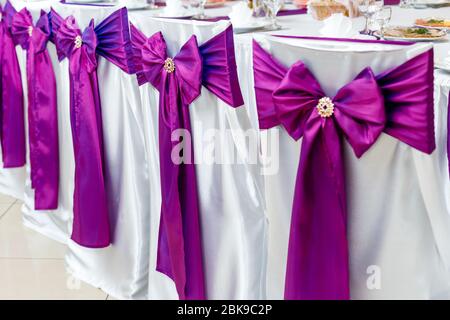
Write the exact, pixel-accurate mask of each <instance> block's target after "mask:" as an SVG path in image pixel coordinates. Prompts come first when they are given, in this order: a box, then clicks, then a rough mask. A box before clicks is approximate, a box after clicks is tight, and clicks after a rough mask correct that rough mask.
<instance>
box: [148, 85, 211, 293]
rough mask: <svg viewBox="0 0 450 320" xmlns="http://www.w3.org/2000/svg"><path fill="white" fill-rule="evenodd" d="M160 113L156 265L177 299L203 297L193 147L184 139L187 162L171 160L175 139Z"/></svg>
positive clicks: (182, 118) (185, 118) (184, 118)
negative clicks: (158, 209) (174, 291)
mask: <svg viewBox="0 0 450 320" xmlns="http://www.w3.org/2000/svg"><path fill="white" fill-rule="evenodd" d="M173 93H174V92H172V94H173ZM161 96H162V98H163V96H164V94H162V95H161ZM169 100H171V99H170V98H169ZM178 110H179V117H178V119H177V120H176V121H179V123H178V125H177V127H178V128H184V129H185V130H186V131H187V132H189V134H190V133H191V128H190V120H189V107H188V106H182V107H181V108H179V109H178ZM162 113H163V112H160V119H159V145H160V166H161V168H160V172H161V192H162V205H161V222H160V230H159V242H158V259H157V266H156V269H157V271H159V272H162V273H164V274H165V275H167V276H168V277H169V278H171V279H172V280H173V281H174V282H175V286H176V288H177V292H178V295H179V298H180V299H181V300H203V299H205V298H206V295H205V284H204V272H203V258H202V241H201V231H200V214H199V204H198V195H197V182H196V175H195V165H194V163H193V160H192V159H193V149H192V145H191V144H190V143H186V144H185V145H184V149H183V155H184V156H185V157H187V158H188V159H189V160H188V161H186V162H187V163H181V164H176V163H174V162H173V159H172V152H173V150H174V148H176V144H177V142H171V140H172V137H171V136H172V132H173V131H172V129H171V128H170V127H168V126H167V125H166V124H165V122H164V119H163V116H162Z"/></svg>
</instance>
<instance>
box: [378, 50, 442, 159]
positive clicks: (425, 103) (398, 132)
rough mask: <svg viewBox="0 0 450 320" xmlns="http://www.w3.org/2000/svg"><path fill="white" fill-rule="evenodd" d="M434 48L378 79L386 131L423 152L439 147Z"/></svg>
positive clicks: (388, 71)
mask: <svg viewBox="0 0 450 320" xmlns="http://www.w3.org/2000/svg"><path fill="white" fill-rule="evenodd" d="M433 72H434V62H433V49H430V50H427V51H425V52H423V53H421V54H419V55H417V56H415V57H414V58H412V59H410V60H408V61H406V62H405V63H403V64H401V65H400V66H397V67H395V68H392V69H390V70H387V71H385V72H383V73H381V74H380V75H378V76H377V81H378V85H379V86H380V88H381V90H382V93H383V96H384V99H385V105H386V113H387V124H386V128H385V132H386V133H387V134H389V135H391V136H393V137H395V138H397V139H399V140H400V141H403V142H404V143H406V144H408V145H410V146H412V147H413V148H415V149H417V150H420V151H422V152H425V153H428V154H430V153H431V152H433V150H434V149H435V147H436V142H435V134H434V95H433V83H434V75H433Z"/></svg>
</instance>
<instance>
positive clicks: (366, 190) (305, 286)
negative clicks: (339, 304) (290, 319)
mask: <svg viewBox="0 0 450 320" xmlns="http://www.w3.org/2000/svg"><path fill="white" fill-rule="evenodd" d="M432 54H433V52H432V46H431V45H430V44H407V43H395V42H388V43H385V42H374V41H367V42H365V41H345V40H338V39H334V40H333V39H328V40H327V39H323V38H322V39H315V38H307V37H305V38H302V37H297V38H296V37H276V36H255V40H254V43H253V61H248V63H252V65H253V69H254V78H253V79H251V81H249V82H248V83H245V84H243V86H248V87H253V86H254V87H255V92H256V94H255V96H247V99H246V102H247V105H248V106H249V107H250V108H255V109H257V113H258V114H259V125H260V127H261V130H262V131H261V132H262V139H261V144H262V150H263V153H264V150H270V149H271V148H273V147H274V145H270V144H268V143H267V141H268V140H266V139H263V138H264V137H265V136H271V135H274V134H275V135H279V144H278V146H276V147H278V148H279V154H280V156H279V161H280V164H279V170H278V172H275V173H273V172H271V173H269V174H266V175H265V176H264V188H265V193H264V194H265V200H266V205H267V215H268V219H269V237H268V239H269V249H268V252H269V253H268V269H267V297H268V298H273V299H282V298H283V297H285V298H287V299H308V298H318V297H319V298H325V299H329V298H337V299H346V298H351V299H439V298H440V299H446V298H447V299H448V298H449V297H450V291H449V289H448V287H449V286H448V285H449V283H450V269H449V267H450V259H449V258H450V247H449V243H450V241H449V240H450V239H449V234H450V233H449V231H450V215H449V214H450V208H449V206H448V195H449V191H450V190H449V188H448V181H447V180H448V177H447V174H446V171H447V169H446V164H445V162H444V161H442V159H443V158H445V157H442V154H445V146H444V144H443V143H441V142H442V140H443V137H442V135H445V129H444V128H441V127H440V126H441V125H442V121H441V119H433V110H432V109H433V104H432V101H433V94H432V89H433V85H432V72H433V64H432V61H433V59H432ZM418 61H419V62H418ZM411 64H415V65H416V67H415V68H409V67H410V66H411ZM291 66H292V67H291ZM399 66H400V67H399ZM367 67H370V69H365V68H367ZM268 69H269V70H270V69H271V70H272V72H269V71H267V70H268ZM308 70H309V71H308ZM363 70H364V71H363ZM392 70H395V71H396V72H397V74H396V76H398V75H402V76H405V79H409V80H408V81H409V82H407V83H408V85H409V86H402V85H398V84H397V85H396V84H392V83H383V81H384V80H380V79H384V78H383V76H385V77H386V75H391V73H389V71H392ZM411 70H412V71H411ZM286 72H287V73H286ZM408 72H409V73H408ZM369 74H372V75H369ZM283 77H284V78H283ZM374 77H381V78H377V79H378V80H377V81H378V83H381V85H380V86H381V87H382V86H383V85H384V86H385V87H384V89H382V90H386V91H381V92H382V94H383V95H384V97H383V98H384V99H385V101H386V106H385V109H383V108H381V107H382V106H384V104H382V105H380V104H379V103H378V104H373V103H372V104H371V105H368V106H367V105H366V108H368V109H367V110H368V111H367V110H366V108H365V103H369V102H368V101H370V99H372V97H373V96H375V95H379V93H376V92H377V90H376V86H375V91H374V90H370V89H368V88H369V87H370V86H368V87H367V86H366V87H362V89H361V88H360V90H361V91H360V90H357V89H356V90H355V91H354V93H355V94H354V95H352V93H351V90H352V88H353V87H352V85H353V86H355V83H357V82H358V81H359V82H358V83H359V85H361V83H365V85H367V81H369V80H367V79H369V78H370V79H372V80H370V81H372V86H373V85H374V83H373V79H374ZM408 77H409V78H408ZM353 79H355V80H353ZM291 80H293V81H291ZM352 80H353V82H352ZM280 81H281V82H280ZM364 81H366V82H364ZM417 83H421V86H419V88H417ZM389 85H392V86H393V88H395V89H393V90H397V91H396V92H394V91H392V90H391V89H392V88H390V87H389ZM414 86H416V88H415V90H416V91H415V92H414V91H411V88H414ZM303 88H308V89H303ZM311 88H312V89H311ZM317 88H319V89H317ZM320 88H321V89H320ZM340 88H343V89H340ZM302 90H304V91H302ZM308 90H309V91H308ZM317 90H319V91H321V90H323V92H324V95H325V96H328V97H334V96H335V95H336V93H338V95H337V96H336V97H335V98H334V99H336V100H332V101H333V102H334V103H335V105H334V109H331V114H329V113H327V112H328V111H330V108H329V104H328V102H331V100H329V101H328V102H327V101H325V102H326V104H325V107H323V105H322V109H321V110H316V108H314V109H311V110H313V111H311V114H314V115H315V113H316V111H317V113H318V115H315V117H317V118H314V116H311V119H321V118H320V117H324V118H322V119H326V120H317V121H323V122H315V123H316V124H313V122H302V121H306V120H303V119H305V118H302V117H303V114H302V113H301V111H299V110H306V109H297V108H300V107H299V106H301V105H303V106H305V105H307V103H309V102H308V101H309V100H308V99H309V98H304V99H303V100H302V99H301V98H299V97H297V96H295V94H298V92H300V91H301V92H307V93H306V94H311V96H312V95H314V94H316V92H317ZM390 90H391V91H390ZM311 92H313V93H311ZM358 95H359V97H360V98H359V100H356V101H359V102H358V105H355V106H354V109H352V105H351V103H352V97H358ZM349 97H350V98H349ZM393 97H394V98H393ZM396 97H397V98H398V101H395V100H392V99H395V98H396ZM383 98H382V99H383ZM311 99H312V98H311ZM339 99H341V100H339ZM345 99H347V100H345ZM355 99H358V98H355ZM365 99H367V100H365ZM382 99H381V100H380V101H382ZM402 99H406V101H407V102H406V103H403V104H402V102H403V100H402ZM313 101H315V100H313ZM319 101H320V100H319ZM397 102H398V104H397V105H396V103H397ZM420 104H421V105H422V106H426V105H427V104H428V106H427V107H426V108H423V109H411V106H412V107H420V106H419V105H420ZM311 105H312V104H311ZM374 105H375V106H377V108H378V110H379V113H378V114H377V112H375V111H373V110H370V109H371V108H375V107H374ZM327 106H328V109H327ZM317 108H319V104H318V105H317ZM336 108H337V109H336ZM394 108H396V109H394ZM408 108H409V109H408ZM327 110H328V111H327ZM381 110H382V111H381ZM304 112H306V111H304ZM319 112H324V113H323V114H320V113H319ZM333 112H334V115H333ZM352 112H353V113H352ZM370 112H372V113H373V114H375V115H373V114H372V115H371V116H368V114H370ZM384 112H386V114H387V115H386V114H384ZM405 112H406V115H405V114H404V113H405ZM393 113H395V115H392V114H393ZM402 113H403V114H402ZM305 114H306V113H305ZM436 114H438V115H439V114H440V113H436ZM319 116H320V117H319ZM328 116H332V117H336V118H335V119H336V120H334V118H326V117H328ZM352 116H353V117H354V118H356V119H358V120H356V122H354V123H353V122H352V121H354V120H349V119H353V118H352ZM358 117H359V118H358ZM371 117H372V118H371ZM384 117H387V118H386V119H385V118H384ZM414 117H417V119H414ZM376 119H378V120H376ZM308 121H309V120H308ZM325 121H334V122H333V123H338V124H337V125H336V127H337V128H338V129H336V132H337V135H338V136H337V138H330V136H327V134H328V135H330V134H331V135H333V133H332V132H333V131H331V132H330V131H328V132H326V133H323V135H324V137H325V138H323V140H321V139H322V138H317V137H319V136H314V134H312V133H311V132H313V130H314V128H317V127H316V126H317V123H321V125H320V126H323V128H328V129H327V130H331V129H329V128H330V127H331V126H325V123H326V122H325ZM365 121H369V122H367V123H368V125H367V126H366V122H365ZM371 121H373V122H371ZM377 121H380V122H379V123H378V124H377ZM384 121H387V128H388V129H386V128H385V129H384V131H383V132H381V131H380V130H381V129H383V123H384ZM280 122H281V124H282V126H280ZM399 123H400V125H399ZM302 124H303V125H302ZM396 125H397V126H398V127H397V128H396V127H395V126H396ZM377 126H378V128H377ZM349 128H350V129H349ZM362 128H365V129H364V130H366V129H367V128H369V129H367V131H364V130H363V129H362ZM374 128H376V129H374ZM317 130H318V129H317ZM324 130H325V129H324ZM371 130H372V131H371ZM403 130H405V132H409V133H408V134H406V135H403V134H402V133H401V132H402V131H403ZM318 132H322V131H318ZM323 132H325V131H323ZM419 132H422V133H423V135H422V136H420V134H419ZM403 133H404V132H403ZM435 133H436V138H435ZM302 134H303V138H301V136H302ZM319 134H321V133H319ZM319 134H318V135H319ZM416 134H419V136H420V138H417V137H415V136H416ZM305 135H307V138H305ZM364 135H365V136H364ZM360 136H364V138H362V139H361V138H359V137H360ZM314 137H316V138H314ZM320 137H322V136H320ZM327 137H328V138H327ZM414 138H417V141H414ZM305 139H306V140H305ZM314 139H315V140H314ZM328 139H329V140H328ZM332 139H337V140H332ZM358 139H359V140H358ZM370 139H373V141H372V143H371V144H368V145H365V146H363V144H364V143H366V142H365V140H370ZM435 139H436V141H437V142H438V143H437V147H436V149H435V146H434V141H435ZM296 140H297V141H296ZM305 141H306V142H305ZM311 141H324V142H319V145H320V146H323V145H322V144H323V143H324V144H325V145H326V147H323V148H325V149H324V150H328V155H327V156H326V158H320V156H319V155H317V154H318V153H317V151H318V149H315V148H321V147H320V146H316V145H315V144H314V142H311ZM339 141H340V142H339ZM335 143H337V144H338V145H337V146H336V148H334V146H331V147H330V145H333V144H335ZM308 148H309V149H308ZM361 149H363V151H361ZM304 150H306V151H304ZM311 150H312V151H311ZM330 150H333V151H330ZM339 150H341V151H339ZM364 151H365V152H364ZM303 152H305V154H303ZM340 152H342V155H341V158H339V153H340ZM299 155H300V156H299ZM306 155H307V156H306ZM328 157H331V159H330V158H328ZM300 159H301V160H300ZM324 159H328V160H324ZM339 159H341V160H339ZM323 161H325V162H323ZM341 161H342V163H340V162H341ZM327 166H329V167H330V168H333V169H332V170H333V171H331V172H334V173H331V176H327V174H330V173H327V172H328V171H327ZM297 170H299V171H298V172H300V173H301V174H299V176H297V182H296V174H294V173H295V172H297ZM342 171H343V172H344V175H343V177H342V178H343V179H340V178H339V173H338V172H342ZM305 177H306V178H305ZM307 179H309V180H307ZM321 179H325V180H321ZM327 179H330V180H327ZM330 181H334V182H330ZM296 183H297V184H298V185H297V186H296ZM330 183H336V185H334V186H332V184H331V185H330ZM327 184H328V185H327ZM319 190H320V191H319ZM339 190H343V199H344V200H342V201H343V202H341V203H340V204H337V203H335V202H333V201H334V200H333V199H334V193H335V192H337V194H338V195H339V194H341V196H342V193H340V192H342V191H339ZM294 194H296V200H294ZM304 195H306V198H305V196H304ZM299 199H301V201H302V202H301V203H300V204H299V202H300V201H299ZM311 199H314V200H311ZM341 199H342V198H341ZM345 199H346V200H345ZM295 201H297V202H295ZM312 201H313V202H312ZM345 201H346V202H347V203H346V205H347V210H346V214H347V216H345ZM302 204H303V206H301V205H302ZM299 206H301V207H299ZM308 206H309V207H308ZM341 206H342V207H341ZM293 207H294V208H293ZM337 207H339V208H344V209H343V210H342V211H341V213H340V214H341V215H342V216H339V215H338V216H333V215H332V212H333V211H336V209H337ZM324 208H325V209H324ZM326 208H328V209H326ZM293 209H294V211H293ZM338 210H339V209H338ZM291 212H292V213H291ZM321 212H322V213H324V215H323V216H321V215H320V214H321ZM310 213H311V215H308V214H310ZM291 214H292V216H291ZM296 214H297V215H296ZM314 215H315V216H314ZM316 218H317V219H316ZM320 219H322V220H320ZM291 222H292V223H293V225H291ZM342 223H343V224H344V225H343V226H342V225H341V224H342ZM345 224H346V225H347V227H345ZM341 228H342V229H341ZM342 231H343V234H342ZM290 233H291V237H292V234H293V235H294V238H291V241H290V240H289V237H290ZM310 236H311V238H308V237H310ZM314 237H315V238H314ZM339 237H341V238H339ZM342 237H343V238H342ZM298 239H303V241H304V243H305V244H306V245H307V246H308V247H306V246H304V247H302V243H299V241H298ZM309 241H310V242H309ZM322 241H324V242H322ZM327 241H331V242H327ZM347 241H348V248H347V247H346V246H347ZM321 245H322V247H321ZM323 245H324V246H325V247H323ZM341 245H342V246H341ZM288 248H289V249H288ZM308 250H311V251H308ZM313 250H315V251H313ZM346 250H348V266H346V263H347V261H346V258H345V254H346V252H345V251H346ZM288 252H289V254H288ZM300 252H301V253H300ZM300 254H301V255H300ZM322 254H325V258H323V256H321V255H322ZM326 254H329V256H326ZM288 256H289V258H288ZM322 258H323V260H321V259H322ZM327 258H329V260H327ZM342 260H345V261H342ZM287 261H289V262H290V263H289V265H288V262H287ZM327 262H329V263H330V264H329V265H327V266H324V265H320V263H327ZM308 263H310V264H308ZM313 266H315V268H314V267H313ZM329 266H331V267H330V268H329V269H328V270H329V271H330V273H329V274H327V273H326V271H325V272H322V271H323V270H327V267H329ZM311 268H313V269H311ZM346 269H347V270H348V271H347V270H346ZM347 272H348V274H347ZM346 277H349V279H348V281H349V284H346V283H345V282H346V281H347V279H346ZM330 283H331V285H332V286H333V284H334V285H336V287H337V288H333V287H332V290H331V291H333V290H336V291H337V293H336V292H334V291H333V292H331V293H330V292H327V291H326V288H328V286H330ZM347 286H349V290H347V289H345V287H347ZM314 288H316V289H314ZM324 288H325V289H324ZM348 295H349V296H348Z"/></svg>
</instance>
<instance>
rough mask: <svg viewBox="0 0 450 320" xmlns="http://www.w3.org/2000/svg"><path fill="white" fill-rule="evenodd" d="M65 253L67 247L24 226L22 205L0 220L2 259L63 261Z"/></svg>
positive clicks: (0, 252) (0, 253) (0, 256)
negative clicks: (50, 259)
mask: <svg viewBox="0 0 450 320" xmlns="http://www.w3.org/2000/svg"><path fill="white" fill-rule="evenodd" d="M0 210H1V204H0ZM65 252H66V246H65V245H63V244H61V243H59V242H57V241H54V240H51V239H49V238H47V237H44V236H43V235H41V234H39V233H37V232H35V231H33V230H30V229H29V228H26V227H24V226H23V224H22V212H21V205H20V204H14V205H12V207H11V208H10V209H9V210H8V211H7V212H6V213H4V214H3V216H2V217H1V218H0V258H38V259H49V258H52V259H63V258H64V254H65ZM0 272H1V269H0Z"/></svg>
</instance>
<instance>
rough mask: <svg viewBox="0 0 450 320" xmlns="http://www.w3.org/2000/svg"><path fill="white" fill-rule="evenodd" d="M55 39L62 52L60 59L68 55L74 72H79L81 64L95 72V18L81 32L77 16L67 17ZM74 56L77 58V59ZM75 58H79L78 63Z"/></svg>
mask: <svg viewBox="0 0 450 320" xmlns="http://www.w3.org/2000/svg"><path fill="white" fill-rule="evenodd" d="M55 40H56V43H55V45H56V46H57V47H58V50H59V51H60V52H61V53H62V55H60V56H59V59H60V60H62V59H64V58H65V57H68V58H69V59H70V60H71V64H70V65H71V68H74V69H73V70H72V72H77V69H78V68H79V67H81V66H82V68H85V69H86V71H87V72H93V71H94V70H95V69H96V68H97V56H96V48H97V35H96V34H95V30H94V20H91V21H90V23H89V26H88V27H86V29H85V30H84V31H83V33H81V31H80V29H79V28H78V25H77V23H76V21H75V18H74V17H73V16H69V17H67V18H66V19H65V20H64V22H63V23H62V24H61V25H60V26H59V29H58V31H57V33H56V38H55ZM74 56H76V57H77V58H76V59H75V58H74ZM75 60H77V62H76V63H75ZM72 61H73V63H72Z"/></svg>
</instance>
